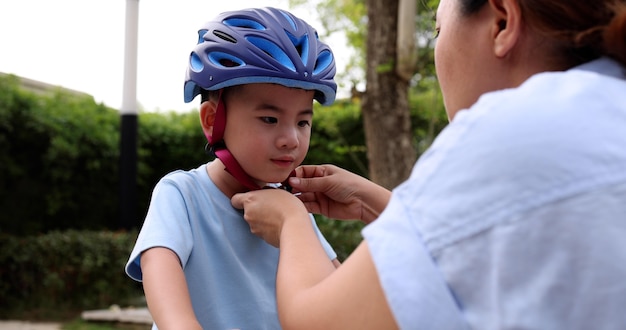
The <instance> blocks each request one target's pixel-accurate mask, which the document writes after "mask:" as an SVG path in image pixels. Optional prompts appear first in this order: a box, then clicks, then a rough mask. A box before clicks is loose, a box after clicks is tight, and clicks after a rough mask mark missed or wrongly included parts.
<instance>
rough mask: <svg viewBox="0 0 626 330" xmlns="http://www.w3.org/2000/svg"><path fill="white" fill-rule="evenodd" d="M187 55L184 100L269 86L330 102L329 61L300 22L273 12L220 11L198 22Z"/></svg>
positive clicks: (332, 87)
mask: <svg viewBox="0 0 626 330" xmlns="http://www.w3.org/2000/svg"><path fill="white" fill-rule="evenodd" d="M198 35H199V40H198V44H197V45H196V47H195V48H194V49H193V51H192V52H191V55H190V58H189V66H188V68H187V74H186V77H185V102H191V101H192V100H193V99H194V98H195V97H196V96H197V95H198V94H200V92H201V90H202V89H205V90H219V89H222V88H224V87H229V86H234V85H241V84H249V83H275V84H280V85H283V86H286V87H297V88H302V89H308V90H315V91H316V92H315V99H316V100H317V101H318V102H320V103H321V104H323V105H329V104H331V103H333V102H334V100H335V93H336V90H337V84H336V83H335V82H334V79H333V78H334V76H335V59H334V56H333V53H332V51H331V50H330V48H329V47H328V46H327V45H326V44H325V43H323V42H321V41H320V40H319V39H318V35H317V32H316V31H315V29H314V28H313V27H311V26H310V25H309V24H307V23H306V22H305V21H303V20H301V19H299V18H297V17H295V16H293V15H292V14H291V13H289V12H287V11H284V10H280V9H276V8H270V7H268V8H258V9H244V10H238V11H231V12H225V13H222V14H220V15H218V16H217V17H216V18H215V19H214V20H212V21H209V22H207V23H205V24H204V26H203V27H202V28H201V29H200V30H199V31H198Z"/></svg>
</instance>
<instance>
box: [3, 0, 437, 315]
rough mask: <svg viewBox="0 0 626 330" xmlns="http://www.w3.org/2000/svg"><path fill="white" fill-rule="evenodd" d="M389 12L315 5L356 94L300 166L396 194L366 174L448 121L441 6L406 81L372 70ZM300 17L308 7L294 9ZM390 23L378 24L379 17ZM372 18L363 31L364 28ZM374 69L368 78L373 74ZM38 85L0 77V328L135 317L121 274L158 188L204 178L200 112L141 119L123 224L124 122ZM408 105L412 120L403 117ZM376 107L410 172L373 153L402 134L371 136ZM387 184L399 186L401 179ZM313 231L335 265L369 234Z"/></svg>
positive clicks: (326, 123) (135, 294) (422, 13)
mask: <svg viewBox="0 0 626 330" xmlns="http://www.w3.org/2000/svg"><path fill="white" fill-rule="evenodd" d="M390 3H391V2H386V1H372V0H369V1H354V2H351V3H346V2H341V1H332V0H326V1H319V2H317V3H316V5H315V6H317V8H318V10H319V11H320V12H322V11H324V12H326V13H328V14H327V15H323V17H325V18H326V19H327V21H325V22H323V25H324V27H325V29H326V31H327V33H329V34H331V33H333V32H336V31H337V30H342V31H343V32H344V33H346V35H347V40H348V41H347V42H348V46H349V47H352V49H353V50H354V56H353V57H352V58H351V60H350V63H349V64H348V65H347V66H346V67H345V68H343V72H339V73H338V76H337V79H338V81H339V83H340V85H342V86H344V87H345V86H349V87H350V88H349V89H350V91H351V92H350V93H348V95H342V97H341V98H340V99H338V100H337V101H336V102H335V104H333V105H332V106H329V107H321V106H319V104H317V103H316V104H315V116H314V121H313V132H312V138H311V144H310V149H309V153H308V156H307V158H306V159H305V161H304V163H305V164H322V163H332V164H335V165H338V166H340V167H343V168H346V169H348V170H350V171H353V172H355V173H358V174H360V175H362V176H364V177H368V178H370V179H374V181H377V179H378V180H380V181H377V182H379V183H381V184H383V185H385V186H386V187H388V188H390V189H392V188H393V187H394V186H395V184H396V183H393V182H392V183H389V181H385V180H386V179H385V178H379V176H380V174H372V167H373V165H374V163H381V164H384V163H386V164H388V165H386V166H391V167H393V166H394V164H396V166H397V165H398V164H400V163H407V161H406V159H408V163H410V164H412V163H413V162H414V161H415V159H416V158H417V157H418V156H419V155H420V154H421V153H423V152H424V151H425V150H426V149H427V148H428V146H429V145H430V144H431V143H432V141H433V140H434V138H435V137H436V136H437V134H438V133H439V132H440V131H441V130H442V129H443V128H444V127H445V125H446V124H447V117H446V115H445V111H444V108H443V102H442V98H441V93H440V91H439V87H438V84H437V80H436V77H435V75H434V65H433V59H432V45H433V38H432V37H430V36H432V35H433V31H432V30H433V26H432V20H428V21H427V19H426V18H427V17H431V16H432V15H433V8H434V6H435V5H436V1H435V2H434V1H430V2H429V3H426V2H417V3H418V4H419V5H418V7H417V8H416V9H415V10H416V15H414V17H416V18H417V19H416V20H415V23H414V25H415V28H416V30H415V32H413V35H414V36H415V42H416V44H417V45H418V47H416V48H417V49H419V52H418V53H417V54H415V55H414V56H415V59H414V63H413V66H412V67H411V68H410V72H411V74H410V75H409V79H406V78H402V76H403V75H402V74H400V73H398V71H397V70H395V67H396V66H397V63H395V62H393V61H391V62H388V63H387V62H385V63H382V64H381V62H380V60H379V62H378V64H376V62H375V61H373V60H372V57H375V56H376V55H372V54H370V53H368V51H367V50H368V47H367V45H368V42H370V41H369V40H368V39H367V38H366V37H365V36H366V35H368V33H369V35H370V37H372V35H373V31H372V30H371V29H372V25H373V23H374V22H373V21H374V20H373V19H372V18H371V17H370V16H368V14H367V8H368V6H375V5H378V6H380V5H381V4H382V6H384V7H385V8H386V7H387V6H389V5H390ZM394 4H395V7H394V6H392V7H393V8H391V12H392V13H393V12H394V11H395V12H396V13H397V12H398V9H399V8H398V6H399V3H397V2H394ZM292 5H293V6H303V4H298V3H297V1H294V2H293V3H292ZM382 11H383V10H377V11H376V12H378V13H381V15H382ZM330 13H332V15H330ZM367 18H369V24H365V25H364V24H359V22H362V21H363V20H365V19H367ZM396 19H397V17H396ZM339 22H341V24H340V23H339ZM382 22H387V21H382ZM383 30H384V29H383ZM383 32H384V31H383ZM392 32H393V31H391V32H389V31H387V33H392ZM378 34H379V35H380V34H381V33H380V32H379V33H378ZM382 35H383V36H384V35H385V34H384V33H382ZM372 38H373V37H372ZM391 39H394V40H395V39H396V38H395V35H394V38H391ZM369 48H370V49H371V48H372V47H371V46H370V47H369ZM394 54H395V53H394ZM388 55H389V54H383V57H384V56H388ZM372 63H374V64H372ZM372 65H373V66H374V69H373V71H374V74H371V73H368V72H371V71H372V69H371V68H370V67H371V66H372ZM372 75H374V76H375V77H372ZM392 78H397V79H398V80H400V81H401V82H403V83H402V84H397V83H394V84H393V85H392V86H386V85H387V84H384V83H385V82H388V80H385V79H392ZM372 81H374V82H375V83H372ZM368 82H369V84H368ZM34 83H35V84H34V85H33V81H30V80H28V79H24V78H22V77H18V76H15V75H0V209H1V210H2V212H1V214H0V246H1V247H2V249H0V319H9V318H12V319H16V318H17V319H31V320H51V319H53V320H61V321H67V320H71V319H73V318H76V317H77V315H79V314H80V311H82V310H87V309H98V308H107V307H108V306H111V305H112V304H117V305H121V306H141V305H142V304H143V301H142V299H141V297H142V295H143V293H142V290H141V286H140V284H138V283H135V282H133V281H132V280H130V279H129V278H128V277H126V276H125V274H124V272H123V267H124V264H125V262H126V260H127V258H128V255H129V253H130V250H131V249H132V246H133V244H134V241H135V239H136V235H137V233H138V230H139V228H140V227H141V223H142V221H143V217H144V216H145V214H146V211H147V206H148V203H149V200H150V195H151V192H152V188H153V187H154V185H155V184H156V182H157V181H158V180H159V179H160V178H161V177H162V176H163V175H165V174H167V173H169V172H171V171H173V170H176V169H192V168H196V167H198V166H199V165H200V164H202V163H206V162H207V161H210V160H211V157H210V156H208V155H207V154H206V153H205V152H204V146H205V144H206V139H205V137H204V135H203V134H202V130H201V128H200V125H199V119H198V118H199V117H198V111H197V109H196V108H193V109H191V110H186V111H179V110H177V109H172V110H168V111H163V110H158V111H151V110H148V109H141V111H140V112H139V114H138V130H137V132H138V136H137V155H138V159H137V182H136V186H137V194H138V198H137V205H136V214H137V217H136V219H135V220H136V221H135V222H134V223H131V224H127V223H123V222H121V221H120V187H121V182H120V176H119V172H120V112H119V109H115V108H112V107H110V106H108V105H106V104H105V103H103V102H97V101H96V100H95V99H94V97H93V96H91V95H88V94H85V93H81V92H77V91H75V90H68V89H66V88H62V87H55V86H46V84H41V83H38V82H34ZM381 84H383V85H385V86H380V88H381V89H382V90H383V91H384V88H390V87H391V88H393V89H395V90H397V89H398V88H400V89H405V90H403V91H402V92H403V93H404V94H403V93H389V94H387V95H384V96H380V95H381V94H376V93H375V91H374V86H378V85H381ZM33 86H37V87H36V88H34V87H33ZM42 86H43V87H42ZM364 86H369V87H368V88H365V87H364ZM403 95H404V96H403ZM403 97H405V98H406V100H405V101H406V102H405V103H406V109H402V107H401V106H399V105H398V104H397V101H398V100H397V99H398V98H403ZM373 98H375V99H376V101H377V102H380V104H383V107H382V109H379V110H378V111H382V115H383V116H388V117H392V118H398V120H400V121H402V126H406V127H409V130H408V132H405V133H408V134H410V144H409V147H410V149H411V150H410V152H408V153H407V152H402V150H399V151H400V152H399V153H400V157H403V155H406V157H404V158H406V159H402V161H400V160H398V159H394V157H397V155H396V156H393V153H391V155H392V156H389V155H388V154H386V153H382V152H377V153H374V154H373V153H372V149H373V148H372V143H376V142H384V143H391V144H390V145H391V147H390V146H389V145H387V146H386V147H385V146H383V148H387V149H395V148H394V138H393V134H394V133H398V132H399V131H401V130H400V129H399V127H397V126H396V128H398V129H395V130H394V125H395V124H394V122H387V123H386V122H385V121H386V120H381V121H380V122H379V124H380V125H377V126H375V127H373V128H372V127H371V126H372V125H371V124H370V125H369V126H370V128H368V127H367V126H368V125H367V120H366V118H364V117H365V116H367V115H368V114H369V113H372V110H368V109H369V108H368V106H367V103H368V102H369V103H370V108H371V103H373V102H372V99H373ZM384 105H387V106H384ZM400 105H402V104H400ZM378 108H380V106H378ZM398 113H400V115H398ZM370 123H371V120H370ZM405 124H407V125H405ZM389 126H391V127H389ZM368 130H369V132H368ZM389 131H391V133H389ZM372 132H375V133H372ZM389 134H392V135H389ZM374 140H383V141H374ZM396 144H397V145H400V144H401V143H396ZM398 149H399V147H398ZM392 151H393V150H392ZM399 172H400V174H399V175H400V178H402V177H404V178H406V176H407V169H402V171H399ZM377 175H378V176H377ZM392 179H393V180H395V181H394V182H399V181H398V180H399V179H398V177H395V178H392ZM317 220H318V225H319V227H320V229H321V230H322V232H323V233H324V235H325V236H326V237H327V239H328V240H329V241H330V242H331V244H332V245H333V246H334V247H335V249H336V250H337V252H338V255H339V258H340V260H345V258H346V257H347V256H348V255H349V254H350V252H351V251H352V250H353V249H354V247H356V245H357V244H358V242H359V241H360V240H361V235H360V230H361V229H362V224H361V223H360V222H356V221H336V220H332V219H326V218H324V217H321V216H317Z"/></svg>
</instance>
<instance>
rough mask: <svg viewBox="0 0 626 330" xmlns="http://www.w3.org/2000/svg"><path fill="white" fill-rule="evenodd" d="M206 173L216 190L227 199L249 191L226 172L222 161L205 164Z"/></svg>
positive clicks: (216, 160) (217, 160)
mask: <svg viewBox="0 0 626 330" xmlns="http://www.w3.org/2000/svg"><path fill="white" fill-rule="evenodd" d="M206 171H207V174H208V175H209V177H210V178H211V180H212V181H213V183H215V185H216V186H217V188H218V189H219V190H220V191H221V192H222V193H224V195H226V196H227V197H228V198H231V197H233V195H235V194H237V193H241V192H246V191H249V189H248V188H246V187H245V186H244V185H243V184H241V183H240V182H239V181H237V179H235V177H233V176H232V175H230V174H229V173H228V172H226V167H225V166H224V164H223V163H222V161H221V160H219V159H217V158H216V159H215V160H214V161H212V162H210V163H208V164H207V166H206Z"/></svg>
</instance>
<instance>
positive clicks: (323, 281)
mask: <svg viewBox="0 0 626 330" xmlns="http://www.w3.org/2000/svg"><path fill="white" fill-rule="evenodd" d="M232 202H233V205H234V206H235V207H237V208H243V209H244V219H246V221H248V223H249V224H250V229H251V231H252V232H253V233H255V234H256V235H258V236H260V237H262V238H263V239H265V240H266V241H267V242H268V243H270V244H272V245H274V246H277V247H280V259H279V264H278V274H277V283H276V292H277V304H278V315H279V318H280V321H281V324H282V326H283V327H284V328H285V329H393V328H397V325H396V324H395V321H394V319H393V317H392V314H391V311H390V309H389V307H388V305H387V301H386V299H385V297H384V294H383V291H382V288H381V285H380V282H379V280H378V275H377V273H376V269H375V267H374V264H373V261H372V258H371V256H370V254H369V250H368V249H367V245H366V244H364V243H361V245H360V246H359V247H358V248H357V249H356V250H355V252H354V253H353V254H352V255H351V256H350V257H349V258H348V259H347V260H346V261H345V262H344V263H343V264H342V265H341V267H339V268H335V267H334V266H333V264H332V262H330V261H329V260H328V257H327V255H326V253H325V252H324V249H323V248H322V246H321V244H320V242H319V240H318V238H317V236H316V235H315V231H314V229H313V225H312V224H311V221H309V216H308V211H307V209H306V208H305V207H304V205H303V204H302V203H301V202H300V201H299V200H298V199H297V198H295V197H293V196H292V195H291V194H289V193H287V192H286V191H283V190H278V189H266V190H259V191H254V192H250V193H245V194H237V195H235V196H233V199H232Z"/></svg>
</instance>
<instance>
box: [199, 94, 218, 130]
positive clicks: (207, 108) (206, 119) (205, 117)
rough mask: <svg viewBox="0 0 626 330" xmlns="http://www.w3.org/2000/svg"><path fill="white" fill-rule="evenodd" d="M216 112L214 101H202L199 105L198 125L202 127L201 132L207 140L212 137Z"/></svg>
mask: <svg viewBox="0 0 626 330" xmlns="http://www.w3.org/2000/svg"><path fill="white" fill-rule="evenodd" d="M216 111H217V103H216V101H214V100H211V99H209V100H208V101H204V102H202V104H200V124H201V125H202V131H203V132H204V135H205V136H206V137H207V138H208V137H209V136H211V135H213V125H214V124H215V113H216Z"/></svg>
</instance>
